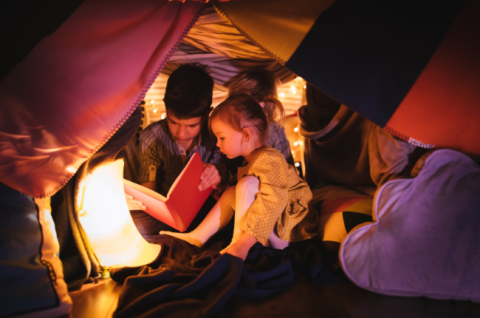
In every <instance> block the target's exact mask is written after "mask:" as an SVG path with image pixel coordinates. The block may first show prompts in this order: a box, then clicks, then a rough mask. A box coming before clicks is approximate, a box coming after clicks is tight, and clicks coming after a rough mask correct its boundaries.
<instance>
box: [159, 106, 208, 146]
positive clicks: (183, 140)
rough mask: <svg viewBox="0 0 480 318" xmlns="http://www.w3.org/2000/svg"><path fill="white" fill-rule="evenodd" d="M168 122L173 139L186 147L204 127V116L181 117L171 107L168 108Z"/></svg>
mask: <svg viewBox="0 0 480 318" xmlns="http://www.w3.org/2000/svg"><path fill="white" fill-rule="evenodd" d="M167 123H168V129H169V130H170V133H171V134H172V136H173V139H174V140H175V141H176V142H178V143H179V144H181V145H182V146H183V147H184V148H185V149H188V148H189V147H190V146H191V145H192V142H193V140H194V139H195V138H196V137H197V136H198V134H199V133H200V131H201V129H202V117H192V118H189V119H179V118H177V117H176V116H175V115H174V114H173V112H172V111H171V110H169V109H167Z"/></svg>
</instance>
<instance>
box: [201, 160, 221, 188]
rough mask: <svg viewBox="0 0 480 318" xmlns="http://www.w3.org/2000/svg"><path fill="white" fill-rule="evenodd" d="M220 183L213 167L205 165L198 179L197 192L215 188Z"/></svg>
mask: <svg viewBox="0 0 480 318" xmlns="http://www.w3.org/2000/svg"><path fill="white" fill-rule="evenodd" d="M220 181H221V177H220V173H219V172H218V170H217V168H216V167H215V166H214V165H211V164H209V163H206V164H205V165H204V166H203V172H202V176H201V177H200V184H199V185H198V190H200V191H202V190H205V189H208V188H209V187H213V188H214V189H216V188H217V184H219V183H220Z"/></svg>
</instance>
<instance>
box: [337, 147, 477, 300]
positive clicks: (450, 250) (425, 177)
mask: <svg viewBox="0 0 480 318" xmlns="http://www.w3.org/2000/svg"><path fill="white" fill-rule="evenodd" d="M419 162H420V163H419V165H422V164H423V162H422V161H419ZM417 168H418V167H417ZM414 170H415V169H414ZM479 242H480V168H479V166H478V165H477V164H476V163H475V162H474V161H472V160H471V159H470V158H468V157H467V156H465V155H463V154H461V153H459V152H456V151H453V150H437V151H434V152H433V153H432V154H431V155H430V156H429V157H428V158H427V159H426V160H425V161H424V165H423V168H422V169H421V170H420V172H419V174H418V176H416V177H415V178H412V179H398V180H393V181H390V182H388V183H386V184H385V185H384V186H383V187H381V188H380V189H379V190H378V192H377V194H376V197H375V210H374V222H373V223H369V224H364V225H360V226H359V227H357V228H356V229H354V230H353V231H352V232H351V233H350V234H349V235H348V236H347V238H346V239H345V241H344V242H343V244H342V246H341V249H340V260H341V263H342V267H343V269H344V271H345V273H346V275H347V276H348V277H349V278H350V279H351V280H352V281H353V282H354V283H355V284H357V285H358V286H360V287H362V288H365V289H367V290H370V291H373V292H377V293H381V294H387V295H399V296H426V297H430V298H438V299H457V300H471V301H475V302H480V245H479V244H478V243H479Z"/></svg>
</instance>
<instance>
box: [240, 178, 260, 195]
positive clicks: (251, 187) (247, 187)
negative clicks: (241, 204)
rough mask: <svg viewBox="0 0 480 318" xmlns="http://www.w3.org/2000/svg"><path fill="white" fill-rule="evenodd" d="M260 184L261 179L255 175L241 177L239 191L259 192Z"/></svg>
mask: <svg viewBox="0 0 480 318" xmlns="http://www.w3.org/2000/svg"><path fill="white" fill-rule="evenodd" d="M259 185H260V181H259V180H258V179H257V177H254V176H246V177H243V178H242V179H240V181H238V183H237V187H236V188H237V190H236V191H237V193H238V191H240V192H247V191H248V192H250V193H257V192H258V186H259Z"/></svg>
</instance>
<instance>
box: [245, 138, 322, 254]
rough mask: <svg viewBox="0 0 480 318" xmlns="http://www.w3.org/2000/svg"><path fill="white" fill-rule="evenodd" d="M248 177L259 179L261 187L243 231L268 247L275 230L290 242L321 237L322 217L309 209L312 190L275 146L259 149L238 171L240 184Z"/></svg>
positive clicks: (247, 213)
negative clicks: (319, 223) (320, 224)
mask: <svg viewBox="0 0 480 318" xmlns="http://www.w3.org/2000/svg"><path fill="white" fill-rule="evenodd" d="M245 176H255V177H257V178H258V179H259V181H260V185H259V191H258V193H257V194H256V196H255V201H254V202H253V203H252V205H251V206H250V208H249V209H248V210H247V212H246V220H245V223H244V225H243V228H242V230H244V231H245V232H247V233H249V234H250V235H253V236H254V237H255V238H256V239H257V241H259V242H260V243H262V244H264V245H265V244H267V242H268V237H269V236H270V233H271V232H272V230H275V233H276V234H277V235H278V237H280V238H281V239H282V240H284V241H287V242H296V241H302V240H306V239H309V238H311V237H314V236H316V235H317V232H318V214H317V212H316V211H315V209H313V208H312V209H309V203H310V200H311V199H312V191H311V190H310V188H309V187H308V185H307V183H306V182H305V181H304V180H303V179H302V178H300V177H299V176H298V174H297V171H296V170H295V168H294V167H293V166H291V165H289V164H288V163H287V162H286V161H285V157H284V156H283V154H282V153H281V152H280V151H278V150H277V149H275V148H271V147H263V148H259V149H258V150H256V153H255V155H254V159H253V160H252V161H251V162H249V163H248V164H247V165H245V166H242V167H239V168H238V172H237V181H240V179H241V178H243V177H245Z"/></svg>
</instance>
